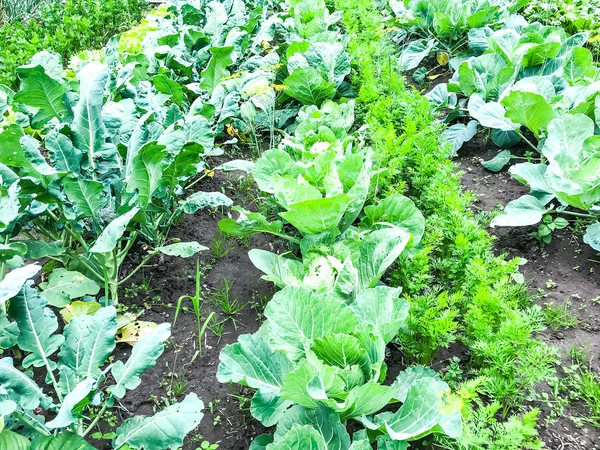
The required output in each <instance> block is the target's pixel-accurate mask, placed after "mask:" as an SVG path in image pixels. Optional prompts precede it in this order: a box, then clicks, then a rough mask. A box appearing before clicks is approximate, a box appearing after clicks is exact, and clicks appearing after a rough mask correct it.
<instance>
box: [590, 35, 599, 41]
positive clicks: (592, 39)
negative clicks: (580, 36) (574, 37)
mask: <svg viewBox="0 0 600 450" xmlns="http://www.w3.org/2000/svg"><path fill="white" fill-rule="evenodd" d="M596 41H600V34H598V35H596V36H594V37H593V38H590V39H588V42H596Z"/></svg>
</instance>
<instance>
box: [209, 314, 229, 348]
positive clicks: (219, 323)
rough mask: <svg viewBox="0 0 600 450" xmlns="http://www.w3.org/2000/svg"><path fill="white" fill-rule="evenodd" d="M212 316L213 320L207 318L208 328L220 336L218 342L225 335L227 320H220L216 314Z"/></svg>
mask: <svg viewBox="0 0 600 450" xmlns="http://www.w3.org/2000/svg"><path fill="white" fill-rule="evenodd" d="M211 317H212V320H211V321H210V322H209V321H208V320H207V323H208V329H209V330H210V331H212V332H213V333H214V335H215V336H217V337H218V338H219V340H218V341H217V342H220V341H221V336H223V333H224V331H225V322H227V320H218V319H217V316H216V315H212V316H211Z"/></svg>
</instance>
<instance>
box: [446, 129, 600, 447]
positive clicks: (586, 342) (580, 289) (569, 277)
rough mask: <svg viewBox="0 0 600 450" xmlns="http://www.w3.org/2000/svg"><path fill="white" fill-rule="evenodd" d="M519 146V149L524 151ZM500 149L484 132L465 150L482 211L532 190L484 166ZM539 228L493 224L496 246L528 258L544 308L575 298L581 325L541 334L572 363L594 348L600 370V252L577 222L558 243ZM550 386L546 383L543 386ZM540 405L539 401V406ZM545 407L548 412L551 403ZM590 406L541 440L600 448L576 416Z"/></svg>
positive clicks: (463, 160)
mask: <svg viewBox="0 0 600 450" xmlns="http://www.w3.org/2000/svg"><path fill="white" fill-rule="evenodd" d="M519 150H521V151H524V150H525V149H518V148H517V149H516V151H515V150H514V149H513V150H512V151H513V154H515V153H516V154H519ZM499 151H500V150H499V149H498V147H496V146H495V145H494V144H493V143H492V142H491V139H489V138H488V136H487V135H486V132H481V131H480V132H479V133H478V134H477V136H475V138H474V139H473V140H471V141H470V142H467V143H466V144H465V145H464V147H463V148H462V149H461V150H460V151H459V155H458V157H457V160H456V162H457V164H458V166H459V168H460V170H462V171H463V172H464V176H463V178H462V182H463V186H464V188H465V189H467V190H469V191H472V192H474V193H475V194H476V195H477V197H478V200H477V202H476V203H475V204H474V209H475V210H476V211H477V212H485V211H493V210H495V209H497V207H498V206H500V205H502V206H504V205H506V204H507V203H508V202H509V201H511V200H515V199H517V198H518V197H520V196H521V195H523V194H526V193H528V192H529V189H528V188H527V187H526V186H523V185H522V184H520V183H519V182H517V181H516V180H514V179H512V177H511V176H510V174H509V173H508V172H507V168H505V169H504V170H502V171H501V172H499V173H493V172H490V171H488V170H487V169H485V168H484V167H483V166H482V165H481V161H482V160H483V161H485V160H489V159H491V158H493V157H494V156H496V154H497V153H498V152H499ZM535 230H536V227H535V226H533V227H520V228H510V227H507V228H495V229H494V228H488V231H489V232H490V234H492V235H493V236H495V237H496V243H495V250H496V252H497V253H498V254H504V253H506V254H508V255H509V257H521V258H525V259H526V260H527V263H526V264H525V265H524V266H522V267H521V272H522V273H523V275H524V276H525V280H526V283H527V285H528V286H529V289H530V293H531V295H532V297H533V298H535V299H536V300H535V301H536V303H537V304H538V305H540V307H542V308H545V305H546V304H547V303H548V302H553V303H554V305H561V304H562V303H563V302H571V304H572V306H571V310H572V312H573V313H575V314H576V316H577V318H578V325H577V326H576V327H573V328H567V329H562V330H559V331H557V332H554V331H552V330H551V329H548V330H546V331H545V332H543V333H541V334H540V338H541V339H542V340H543V341H544V342H547V343H550V344H552V345H554V346H556V347H558V348H559V350H560V352H561V355H562V356H563V360H564V361H565V362H568V352H569V350H570V349H571V348H573V347H574V346H578V347H584V348H588V349H589V354H590V356H592V357H593V365H594V368H595V369H596V370H598V368H599V367H600V360H599V358H598V357H599V351H600V303H599V302H598V300H596V301H595V302H594V301H593V299H597V298H598V296H600V277H599V276H598V273H600V264H599V263H598V262H595V261H600V257H599V255H598V254H597V252H595V251H594V250H593V249H592V248H591V247H589V246H588V245H586V244H584V243H583V239H582V236H581V235H577V234H575V233H574V230H573V229H572V227H571V226H570V227H568V228H566V229H564V230H560V231H558V232H555V233H554V234H553V238H552V242H551V243H550V244H549V245H546V246H542V245H540V244H539V243H538V242H537V241H536V239H534V238H533V237H532V236H531V233H532V232H533V231H535ZM547 388H548V387H547V386H540V389H541V390H544V389H547ZM536 406H538V407H539V405H536ZM542 412H543V413H544V412H545V413H546V414H547V413H548V409H547V408H542ZM586 415H589V411H588V410H587V408H586V406H585V405H583V404H574V405H572V407H570V408H568V409H567V415H566V416H563V417H560V418H558V419H557V420H556V421H555V422H554V423H550V424H543V421H544V417H543V416H542V419H541V422H542V426H541V432H540V436H541V439H542V440H543V441H544V442H545V444H546V447H547V448H549V449H552V450H590V449H600V434H599V431H598V430H597V429H595V428H593V427H588V428H587V429H582V428H580V427H578V426H576V425H575V423H574V422H573V420H572V418H573V417H585V416H586Z"/></svg>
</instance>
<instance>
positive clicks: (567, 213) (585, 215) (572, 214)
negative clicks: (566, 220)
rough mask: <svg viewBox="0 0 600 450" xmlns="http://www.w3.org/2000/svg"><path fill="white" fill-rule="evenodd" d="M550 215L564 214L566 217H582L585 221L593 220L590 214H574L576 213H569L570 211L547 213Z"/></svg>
mask: <svg viewBox="0 0 600 450" xmlns="http://www.w3.org/2000/svg"><path fill="white" fill-rule="evenodd" d="M549 212H550V213H558V214H564V215H566V216H573V217H583V218H585V219H593V218H594V217H595V216H593V215H592V214H583V213H576V212H571V211H557V210H556V209H554V210H552V211H549Z"/></svg>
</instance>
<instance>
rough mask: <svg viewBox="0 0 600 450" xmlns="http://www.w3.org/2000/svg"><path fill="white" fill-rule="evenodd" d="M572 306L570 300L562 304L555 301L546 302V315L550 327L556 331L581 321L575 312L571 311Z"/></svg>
mask: <svg viewBox="0 0 600 450" xmlns="http://www.w3.org/2000/svg"><path fill="white" fill-rule="evenodd" d="M571 306H572V304H571V302H569V301H566V302H563V303H562V304H560V305H555V304H554V302H548V303H546V308H545V309H544V316H545V320H546V324H547V325H548V327H550V328H552V330H554V331H559V330H563V329H565V328H573V327H576V326H577V324H578V323H579V321H578V320H577V316H576V315H575V313H573V311H571Z"/></svg>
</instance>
